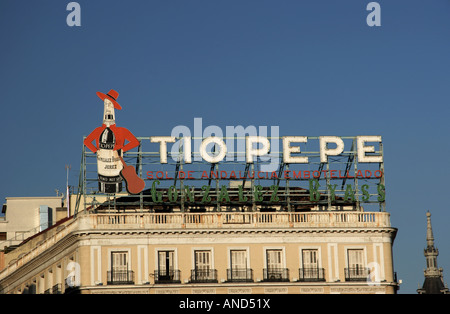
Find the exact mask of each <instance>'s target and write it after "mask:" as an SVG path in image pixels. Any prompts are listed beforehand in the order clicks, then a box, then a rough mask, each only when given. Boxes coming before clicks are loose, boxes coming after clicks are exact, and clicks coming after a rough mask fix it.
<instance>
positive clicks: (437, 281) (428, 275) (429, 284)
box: [417, 212, 449, 294]
mask: <svg viewBox="0 0 450 314" xmlns="http://www.w3.org/2000/svg"><path fill="white" fill-rule="evenodd" d="M424 255H425V258H426V261H427V268H426V269H425V270H424V275H425V281H424V283H423V286H422V288H419V289H417V292H418V293H419V294H448V293H449V290H448V288H447V287H446V285H444V278H443V275H442V267H441V268H438V265H437V256H438V255H439V250H438V249H437V248H435V247H434V237H433V229H432V228H431V213H430V212H427V247H426V248H425V250H424Z"/></svg>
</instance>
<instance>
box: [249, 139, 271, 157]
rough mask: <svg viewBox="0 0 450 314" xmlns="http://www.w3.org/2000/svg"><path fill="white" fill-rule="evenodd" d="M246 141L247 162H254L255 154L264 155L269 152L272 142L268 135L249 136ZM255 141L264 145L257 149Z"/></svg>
mask: <svg viewBox="0 0 450 314" xmlns="http://www.w3.org/2000/svg"><path fill="white" fill-rule="evenodd" d="M246 142H247V143H246V146H247V147H246V155H247V163H253V156H264V155H266V154H267V153H269V150H270V142H269V140H268V139H267V137H264V136H247V139H246ZM253 143H260V144H262V147H261V148H256V149H255V148H253Z"/></svg>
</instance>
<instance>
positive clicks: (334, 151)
mask: <svg viewBox="0 0 450 314" xmlns="http://www.w3.org/2000/svg"><path fill="white" fill-rule="evenodd" d="M319 143H320V162H328V156H337V155H339V154H340V153H342V152H343V151H344V141H343V140H342V139H341V138H340V137H337V136H320V137H319ZM328 143H334V144H336V148H331V149H330V148H328Z"/></svg>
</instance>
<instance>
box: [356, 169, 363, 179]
mask: <svg viewBox="0 0 450 314" xmlns="http://www.w3.org/2000/svg"><path fill="white" fill-rule="evenodd" d="M356 177H357V178H364V176H363V174H362V171H361V170H358V171H357V172H356Z"/></svg>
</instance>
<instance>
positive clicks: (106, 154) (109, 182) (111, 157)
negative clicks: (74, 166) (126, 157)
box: [97, 127, 123, 194]
mask: <svg viewBox="0 0 450 314" xmlns="http://www.w3.org/2000/svg"><path fill="white" fill-rule="evenodd" d="M115 144H116V137H115V135H114V132H113V131H112V130H111V129H110V128H109V127H107V128H105V129H104V130H103V132H102V134H101V135H100V139H99V145H98V146H99V149H98V151H97V172H98V189H99V190H100V192H103V193H108V194H109V193H119V192H122V177H121V175H120V171H121V170H122V168H123V166H122V162H121V161H120V158H119V154H120V153H121V151H120V150H119V151H117V150H114V146H115Z"/></svg>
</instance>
